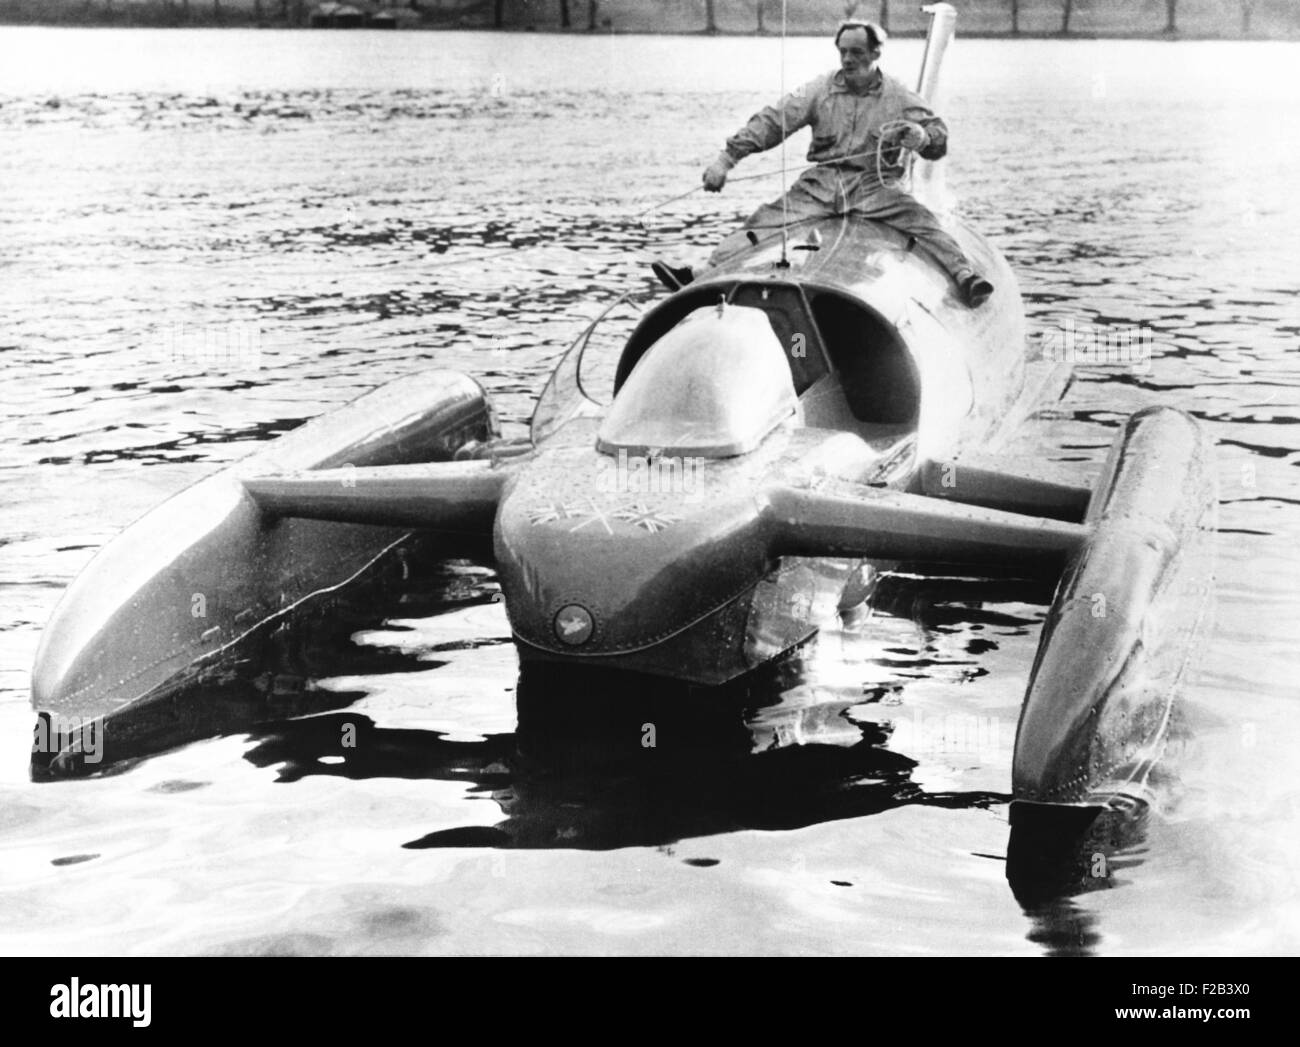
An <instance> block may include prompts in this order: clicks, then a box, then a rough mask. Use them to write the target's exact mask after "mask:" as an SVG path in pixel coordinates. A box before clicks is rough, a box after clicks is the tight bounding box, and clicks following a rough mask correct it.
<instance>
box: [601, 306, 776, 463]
mask: <svg viewBox="0 0 1300 1047" xmlns="http://www.w3.org/2000/svg"><path fill="white" fill-rule="evenodd" d="M798 409H799V404H798V400H797V398H796V397H795V391H794V384H793V382H792V380H791V378H790V365H789V363H788V361H787V360H786V358H785V352H784V351H783V350H782V348H781V343H780V341H779V340H778V339H777V337H776V335H775V333H773V331H772V325H771V324H770V323H769V322H768V319H767V315H766V314H765V313H764V312H763V311H762V310H760V309H754V308H750V307H747V306H729V305H724V304H722V303H719V304H718V305H716V306H707V307H705V308H701V309H697V310H695V311H694V312H693V313H691V314H689V315H688V316H687V317H686V318H685V319H683V320H682V321H681V322H680V323H679V324H678V325H677V326H676V327H674V328H673V329H672V330H671V331H669V332H668V333H667V334H665V335H664V336H663V337H662V338H661V339H659V341H658V342H657V343H656V344H655V345H654V346H652V347H651V348H650V350H649V351H648V352H647V353H646V355H645V356H644V357H643V358H642V359H641V361H640V362H639V363H638V364H637V366H636V369H635V370H634V371H633V372H632V374H631V375H630V376H629V377H628V380H627V382H626V383H625V385H624V386H623V388H622V389H620V390H619V393H618V396H617V397H616V399H615V400H614V403H613V405H612V406H611V407H610V409H609V414H608V415H607V416H606V417H605V421H604V423H603V424H602V425H601V427H600V432H599V434H598V436H597V442H596V446H597V448H598V449H599V450H600V451H602V452H603V453H605V454H617V453H618V452H619V451H626V452H627V453H628V454H633V455H645V454H646V453H647V452H649V451H650V449H651V448H654V449H656V451H657V452H658V453H662V454H666V455H694V456H696V457H700V458H730V457H733V456H735V455H741V454H747V453H748V452H750V451H752V450H753V449H754V448H755V447H757V446H758V445H759V444H760V443H762V441H763V438H764V437H766V436H767V434H768V433H770V432H771V431H772V430H773V429H774V428H776V426H777V425H779V424H780V423H781V422H782V421H783V420H785V419H787V418H789V417H790V416H791V415H793V414H795V413H796V412H797V411H798Z"/></svg>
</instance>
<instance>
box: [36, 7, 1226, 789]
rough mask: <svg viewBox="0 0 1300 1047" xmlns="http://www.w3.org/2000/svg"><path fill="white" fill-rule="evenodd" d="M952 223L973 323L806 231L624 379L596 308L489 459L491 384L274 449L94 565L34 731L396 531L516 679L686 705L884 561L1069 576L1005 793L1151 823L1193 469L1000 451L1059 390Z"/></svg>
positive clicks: (875, 227)
mask: <svg viewBox="0 0 1300 1047" xmlns="http://www.w3.org/2000/svg"><path fill="white" fill-rule="evenodd" d="M936 6H937V7H939V8H947V5H936ZM947 10H948V11H949V12H950V11H951V8H947ZM945 18H946V16H945V15H944V13H943V12H942V11H940V12H939V17H937V18H936V21H935V24H934V25H932V35H931V39H930V41H929V42H928V44H927V62H926V69H927V70H928V71H926V72H923V74H922V81H921V83H922V87H923V89H924V88H926V85H927V84H929V85H930V87H929V90H930V92H931V93H932V91H933V84H934V83H936V82H937V72H936V70H937V57H936V55H941V53H942V45H943V43H944V42H946V41H945V40H944V38H943V36H942V35H941V31H944V27H943V26H942V25H940V23H943V22H944V19H945ZM936 26H939V29H936ZM950 30H951V19H947V29H946V31H947V32H948V33H949V34H950ZM936 34H939V35H936ZM928 96H929V95H927V97H928ZM918 166H924V165H920V164H918ZM916 177H917V182H918V187H919V188H920V189H923V188H924V187H925V185H926V183H927V180H928V179H933V177H934V172H929V174H927V172H926V171H925V170H921V171H918V172H917V176H916ZM947 221H948V224H949V228H950V229H951V231H952V232H953V234H954V235H955V236H956V237H957V239H958V240H959V242H960V243H961V244H962V246H963V248H964V249H965V250H966V252H967V253H968V255H969V256H970V257H971V258H972V259H974V260H975V262H976V264H977V267H978V268H979V270H980V271H981V272H983V273H985V274H987V275H988V276H989V278H990V279H991V280H992V282H993V284H994V286H995V287H996V289H997V290H996V292H995V293H994V295H993V297H992V299H991V300H990V301H988V302H987V303H986V304H985V305H984V306H982V307H981V308H979V309H970V308H968V307H967V306H966V305H965V304H963V302H962V301H961V299H960V295H959V292H958V289H957V288H956V287H955V285H954V284H953V283H952V281H951V279H950V278H949V277H948V276H947V275H946V274H945V273H944V272H943V270H942V269H941V268H940V267H939V266H938V264H937V263H936V262H935V261H934V260H933V259H931V258H929V257H928V256H926V255H925V254H924V253H923V252H922V251H920V250H918V249H917V248H916V247H915V246H914V245H912V244H910V243H909V242H908V240H907V238H906V237H905V236H903V235H901V234H899V233H898V232H897V231H895V230H893V229H891V228H889V227H886V226H883V225H879V224H876V223H873V222H870V221H865V220H861V219H857V218H851V217H836V218H822V219H817V220H813V221H808V222H804V223H802V224H800V225H796V226H792V227H790V228H789V229H787V230H785V232H784V234H783V235H782V237H781V238H780V239H779V240H769V241H760V242H757V243H753V244H752V245H751V246H749V247H748V248H746V249H745V250H743V251H740V252H738V253H737V254H736V255H735V256H733V257H732V258H730V259H728V260H727V261H726V262H725V263H724V264H721V265H719V266H718V267H716V268H714V269H711V270H709V271H706V272H703V273H701V274H700V276H699V277H698V278H697V279H696V280H695V281H694V282H693V283H691V284H689V285H688V286H686V287H684V288H682V289H680V290H678V291H677V292H675V293H672V294H669V295H668V296H667V297H665V298H663V299H661V300H660V301H658V302H657V303H656V304H654V305H653V306H652V307H651V308H649V309H648V310H647V311H645V312H644V314H643V315H640V316H639V318H638V319H637V321H636V322H635V324H634V325H632V327H631V330H630V333H628V334H627V335H626V337H625V338H622V339H621V348H619V349H618V351H617V352H615V353H610V352H609V351H608V349H609V346H610V344H611V342H610V332H611V331H618V330H620V328H619V325H618V321H619V319H620V316H622V315H624V314H626V312H627V306H626V305H623V304H617V305H616V306H615V307H613V308H612V309H610V310H608V311H607V312H606V314H604V315H602V317H601V318H599V319H598V320H597V321H595V322H594V323H593V324H592V325H591V326H590V327H589V328H588V329H587V330H586V331H585V332H584V333H583V334H582V336H581V337H580V338H579V339H578V341H577V342H576V344H575V345H574V346H573V347H572V348H571V349H570V351H569V352H568V353H567V354H566V355H565V356H564V357H563V358H562V359H561V360H560V362H559V364H558V366H557V367H556V368H555V370H554V372H553V373H552V375H551V376H550V380H549V381H548V383H547V384H546V386H545V388H544V390H543V391H542V393H541V396H540V398H539V400H538V403H537V406H536V410H535V413H534V416H533V419H532V424H531V433H530V437H529V438H528V439H527V440H519V441H505V440H503V439H501V437H500V436H499V430H498V427H497V424H496V421H495V416H494V413H493V410H492V408H491V405H490V404H489V402H488V398H487V395H486V394H485V393H484V391H483V389H482V388H481V387H480V386H479V384H478V383H477V382H476V381H475V380H474V379H473V378H471V377H468V376H465V375H461V374H456V373H451V372H433V373H425V374H420V375H415V376H411V377H408V378H403V379H401V380H399V381H397V382H393V383H391V384H389V385H387V386H384V387H382V388H380V389H378V390H376V391H374V392H372V393H369V394H367V395H366V396H363V397H361V398H360V399H358V400H356V401H354V402H353V403H351V404H349V405H346V406H344V407H343V408H341V409H339V410H336V411H334V412H331V413H330V414H328V415H326V416H324V417H322V418H320V419H317V420H315V421H313V422H310V423H308V424H307V425H305V426H303V427H301V428H300V429H298V430H295V431H294V432H292V433H289V434H288V435H286V436H283V437H281V438H279V439H278V440H276V441H275V442H274V443H272V444H270V445H269V446H268V447H267V448H266V449H265V450H263V451H261V452H259V453H257V454H255V455H253V456H251V457H249V458H247V459H244V460H243V461H241V462H239V463H236V464H235V465H233V466H231V467H229V468H227V469H225V470H223V471H222V472H219V473H217V474H215V475H213V476H211V477H209V478H207V479H205V480H203V481H201V482H200V483H198V484H197V485H195V486H194V487H192V488H190V489H188V490H186V491H184V492H182V493H180V494H178V495H176V496H175V497H173V498H172V499H171V500H170V501H168V502H166V503H164V504H163V505H161V506H159V507H158V508H156V509H155V510H153V511H152V512H151V513H149V514H148V515H146V516H145V517H144V518H143V519H141V520H140V521H138V522H137V523H136V524H134V525H133V526H131V527H130V528H128V529H127V530H126V531H125V532H124V533H123V534H122V535H120V536H119V537H118V538H116V539H115V540H114V541H112V542H111V543H109V544H108V545H107V546H106V547H105V548H104V549H103V550H102V551H101V552H100V553H99V554H98V556H97V557H96V558H95V559H94V560H93V561H92V562H91V564H90V565H89V566H88V567H87V568H86V570H85V571H84V572H83V574H82V575H81V576H80V577H79V578H78V579H77V580H76V581H75V582H74V584H73V585H72V586H71V587H70V588H69V590H68V592H67V594H66V595H65V596H64V598H63V600H62V602H61V603H60V604H59V606H58V608H57V609H56V611H55V613H54V615H53V618H52V620H51V621H50V623H49V625H48V627H47V629H46V630H45V633H44V636H43V639H42V642H41V645H40V649H39V652H38V655H37V660H36V666H35V670H34V674H33V684H32V693H33V701H34V704H35V706H36V708H37V709H38V710H39V711H42V712H44V713H47V714H50V715H51V716H63V717H68V716H85V717H89V716H105V717H109V718H111V716H112V715H114V714H115V713H118V712H121V711H123V710H128V709H130V708H132V707H138V706H140V705H141V703H149V702H156V701H160V700H162V699H163V698H164V697H165V696H166V695H168V694H170V693H172V692H173V691H174V688H175V687H176V686H177V682H178V681H182V680H185V679H187V678H192V677H193V674H194V673H195V672H197V671H199V670H200V669H201V668H202V667H203V666H205V665H211V664H213V663H214V662H217V661H219V660H220V659H221V658H222V656H223V653H225V652H228V651H230V650H232V649H233V648H234V647H235V646H236V645H237V644H238V643H239V641H240V640H241V638H243V637H246V636H248V635H250V634H251V633H253V632H254V631H255V630H257V629H259V628H262V627H264V626H265V625H267V623H271V622H274V621H276V620H277V619H279V618H281V617H282V616H284V615H285V614H287V613H288V611H289V610H291V609H292V608H294V607H297V606H300V605H302V604H304V603H306V602H308V601H311V600H312V599H314V598H316V597H318V596H320V595H321V594H323V593H326V592H330V591H333V590H337V589H338V588H340V587H342V586H345V585H346V584H347V583H348V582H349V581H350V580H352V579H354V578H356V577H357V576H358V575H359V574H361V573H363V572H364V571H365V570H366V569H367V568H368V567H369V566H370V565H372V564H373V563H375V562H376V561H378V560H380V559H382V558H383V556H384V554H385V553H386V552H388V551H389V550H391V549H393V548H394V547H396V546H397V545H398V544H399V543H400V542H401V541H402V540H403V539H404V538H405V536H407V535H408V534H410V533H411V532H421V533H423V534H424V535H425V536H426V539H427V540H429V541H432V542H433V543H434V544H435V545H436V546H437V548H438V549H439V551H440V553H441V554H442V555H445V556H448V557H451V556H457V555H462V554H463V552H462V551H463V550H464V549H467V548H482V547H485V546H488V545H490V548H491V556H492V559H493V561H494V563H495V568H496V571H497V575H498V578H499V582H500V587H501V593H502V595H503V597H504V602H505V606H506V609H507V613H508V616H509V621H510V626H511V629H512V632H513V636H514V640H515V644H516V647H517V650H518V653H519V657H520V659H521V661H523V662H525V663H530V662H543V663H546V662H551V663H560V664H563V665H566V666H570V667H574V666H576V667H581V666H590V667H598V668H600V669H602V670H609V669H616V670H625V671H629V672H635V673H640V674H650V675H653V676H661V677H669V678H673V679H676V680H683V681H690V682H692V683H696V684H703V685H716V684H722V683H724V682H726V681H729V680H732V679H735V678H737V677H740V676H742V675H744V674H746V673H748V672H750V671H751V670H754V669H756V668H758V667H759V666H762V665H764V664H766V663H768V662H771V661H772V660H773V659H775V658H777V657H779V656H781V655H782V654H784V653H785V652H788V651H790V650H791V649H793V648H795V647H797V646H798V645H799V644H801V643H803V642H804V641H806V640H808V639H809V638H810V637H811V636H813V635H814V634H815V633H816V632H817V630H818V628H819V622H824V621H825V620H826V618H827V616H828V615H834V614H835V613H836V612H837V611H839V610H842V609H844V608H847V607H849V606H852V605H854V604H860V603H862V602H864V601H866V602H869V601H870V599H871V580H872V578H873V577H874V576H876V575H878V574H879V573H880V572H881V571H886V570H889V569H891V568H892V567H894V566H896V565H899V564H906V565H910V567H911V568H913V569H924V570H929V571H936V572H943V571H950V572H953V573H954V574H957V575H959V576H963V577H980V576H984V575H1008V574H1010V575H1019V576H1030V577H1036V578H1044V577H1046V578H1055V579H1059V581H1058V584H1057V586H1056V591H1055V597H1054V599H1053V600H1052V602H1051V605H1050V607H1049V609H1048V611H1047V616H1046V620H1045V623H1044V626H1043V629H1042V633H1041V639H1040V641H1039V646H1038V652H1037V656H1036V658H1035V661H1034V665H1033V669H1032V671H1031V673H1030V677H1029V682H1028V689H1027V693H1026V698H1025V702H1024V706H1023V710H1022V714H1021V719H1020V724H1019V728H1018V733H1017V739H1016V747H1015V754H1014V761H1013V792H1014V797H1015V799H1016V801H1018V803H1019V804H1020V805H1021V806H1022V808H1023V807H1024V806H1025V805H1030V806H1039V805H1046V806H1058V805H1064V806H1072V807H1074V806H1084V807H1104V806H1113V805H1115V804H1120V805H1122V804H1125V803H1131V802H1132V801H1134V800H1141V799H1142V798H1143V794H1142V790H1143V784H1144V782H1145V780H1146V776H1147V774H1148V773H1149V771H1150V769H1151V767H1152V766H1153V764H1154V762H1155V761H1156V759H1157V758H1158V757H1159V754H1160V751H1161V747H1162V745H1163V740H1164V736H1165V728H1166V725H1167V721H1168V718H1169V713H1170V708H1171V704H1172V702H1173V699H1174V696H1175V693H1176V691H1177V686H1178V683H1179V680H1180V677H1181V676H1182V674H1183V672H1184V670H1185V667H1186V665H1187V663H1188V658H1189V656H1190V653H1191V651H1192V649H1193V647H1194V636H1195V632H1196V629H1197V628H1198V626H1199V625H1200V623H1201V620H1202V617H1203V612H1204V610H1205V608H1206V606H1207V603H1208V599H1209V595H1210V591H1211V575H1210V570H1209V567H1208V563H1209V561H1208V557H1209V555H1210V551H1211V548H1212V544H1211V539H1212V533H1213V528H1214V510H1215V506H1216V497H1215V490H1214V471H1213V456H1212V446H1211V443H1210V441H1209V439H1208V438H1207V435H1206V433H1205V432H1204V430H1203V429H1202V427H1201V426H1200V425H1199V424H1198V423H1197V422H1196V421H1195V420H1194V419H1193V418H1192V417H1191V416H1190V415H1188V414H1186V413H1184V412H1181V411H1178V410H1174V409H1170V408H1151V409H1147V410H1143V411H1139V412H1138V413H1136V414H1134V415H1133V416H1132V417H1130V418H1129V419H1128V420H1127V421H1126V422H1125V423H1124V424H1123V425H1122V426H1121V427H1120V429H1119V431H1118V433H1117V435H1116V437H1115V440H1114V444H1113V446H1112V448H1111V450H1110V454H1109V458H1108V459H1107V461H1106V464H1105V466H1104V468H1103V470H1102V472H1101V475H1100V477H1099V478H1098V479H1097V480H1096V482H1095V484H1094V485H1093V486H1092V487H1091V488H1088V487H1085V486H1081V485H1079V484H1077V483H1074V482H1071V481H1070V480H1069V478H1064V479H1063V478H1062V477H1060V476H1059V475H1052V474H1049V473H1047V472H1044V471H1042V470H1037V469H1034V468H1030V467H1026V464H1025V463H1023V462H1020V461H1016V460H1013V459H1010V458H1006V457H1001V456H999V453H998V452H999V451H1000V449H1001V448H1003V447H1004V446H1005V444H1006V443H1007V441H1008V440H1009V439H1010V438H1011V436H1012V435H1014V433H1015V432H1016V431H1017V430H1018V428H1019V427H1020V426H1021V425H1022V424H1023V423H1024V421H1025V420H1026V419H1027V418H1028V417H1029V416H1030V415H1031V414H1032V413H1033V411H1034V410H1035V409H1036V408H1037V407H1038V406H1040V405H1041V404H1042V403H1043V402H1044V400H1048V401H1050V400H1051V399H1052V398H1053V397H1059V395H1061V393H1062V391H1063V389H1064V386H1065V384H1066V382H1067V381H1068V371H1069V368H1068V366H1067V365H1062V364H1054V363H1052V362H1051V361H1044V360H1035V359H1031V358H1030V355H1029V354H1028V353H1027V350H1026V337H1025V317H1024V310H1023V303H1022V301H1021V297H1020V294H1019V291H1018V289H1017V284H1016V280H1015V276H1014V274H1013V273H1012V271H1011V269H1010V267H1009V266H1008V265H1007V263H1006V261H1005V259H1004V258H1003V257H1002V256H1001V255H1000V254H999V253H998V252H997V251H996V250H995V249H994V248H993V247H992V246H991V245H990V244H989V243H988V242H987V241H985V240H984V239H983V238H982V237H981V236H980V235H979V234H978V233H976V232H975V231H974V230H973V229H971V228H969V227H968V226H967V225H965V224H964V223H963V222H961V221H960V220H958V219H957V218H955V217H951V216H949V217H948V219H947ZM602 385H603V386H604V387H605V389H606V390H607V393H608V395H601V393H600V391H599V390H600V388H601V386H602ZM110 729H111V728H110Z"/></svg>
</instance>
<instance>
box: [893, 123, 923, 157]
mask: <svg viewBox="0 0 1300 1047" xmlns="http://www.w3.org/2000/svg"><path fill="white" fill-rule="evenodd" d="M892 137H893V139H894V144H895V145H897V146H899V147H900V148H903V149H911V150H912V151H913V152H916V151H917V150H920V149H924V148H925V147H926V145H927V144H929V141H930V136H929V135H928V134H926V133H925V128H924V127H922V126H921V125H920V124H914V123H912V122H911V121H910V120H909V121H908V122H907V123H905V124H903V126H902V127H900V128H898V129H897V130H896V131H895V132H894V134H893V135H892Z"/></svg>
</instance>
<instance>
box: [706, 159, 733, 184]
mask: <svg viewBox="0 0 1300 1047" xmlns="http://www.w3.org/2000/svg"><path fill="white" fill-rule="evenodd" d="M734 166H735V164H734V163H733V162H732V161H731V158H730V157H729V156H727V155H726V154H723V155H721V156H719V157H718V158H717V159H716V160H714V161H713V163H711V164H709V166H708V167H706V168H705V169H704V191H705V192H707V193H716V192H720V191H721V189H722V187H723V186H724V185H726V184H727V172H728V171H730V170H731V169H732V167H734Z"/></svg>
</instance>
